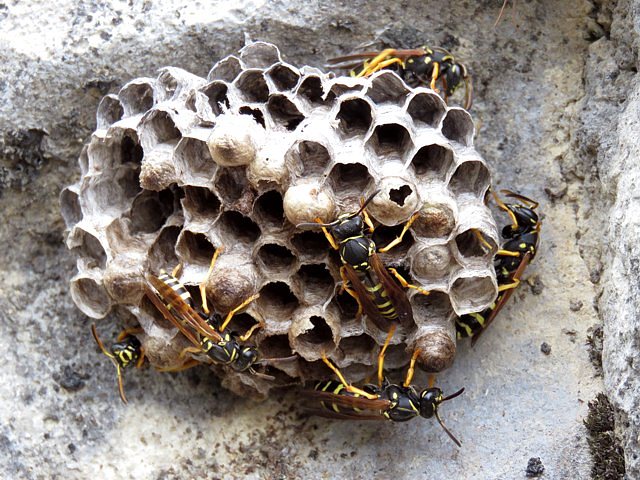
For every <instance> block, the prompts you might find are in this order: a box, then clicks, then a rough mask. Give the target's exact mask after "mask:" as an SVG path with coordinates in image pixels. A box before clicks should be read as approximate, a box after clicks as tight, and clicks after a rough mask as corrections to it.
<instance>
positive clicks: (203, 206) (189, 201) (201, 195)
mask: <svg viewBox="0 0 640 480" xmlns="http://www.w3.org/2000/svg"><path fill="white" fill-rule="evenodd" d="M182 206H183V208H184V209H185V210H187V211H188V212H189V214H190V215H191V216H197V217H203V218H204V219H208V220H210V221H213V220H214V219H215V218H216V217H217V216H218V214H219V213H220V208H221V206H222V205H221V203H220V199H219V198H218V197H217V196H216V194H215V193H213V192H212V191H211V190H209V189H208V188H206V187H185V188H184V199H183V200H182Z"/></svg>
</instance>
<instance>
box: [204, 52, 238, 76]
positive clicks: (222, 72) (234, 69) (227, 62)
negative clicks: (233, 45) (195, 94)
mask: <svg viewBox="0 0 640 480" xmlns="http://www.w3.org/2000/svg"><path fill="white" fill-rule="evenodd" d="M241 71H242V65H240V60H239V59H238V57H234V56H233V55H229V56H228V57H226V58H223V59H222V60H220V61H219V62H218V63H216V64H215V65H214V66H213V68H211V70H210V71H209V74H208V75H207V80H209V81H211V80H223V81H225V82H233V80H235V78H236V77H237V76H238V75H239V74H240V72H241Z"/></svg>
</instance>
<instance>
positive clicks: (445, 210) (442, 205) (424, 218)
mask: <svg viewBox="0 0 640 480" xmlns="http://www.w3.org/2000/svg"><path fill="white" fill-rule="evenodd" d="M426 198H428V199H430V200H427V201H426V202H425V203H424V205H423V206H422V208H421V209H420V216H419V217H418V218H417V219H416V221H415V222H414V223H413V225H412V228H413V230H414V231H415V232H416V234H417V235H419V236H421V237H427V238H448V237H449V235H450V234H451V232H453V229H454V228H455V226H456V223H457V213H456V211H455V210H454V209H455V207H456V204H455V202H454V201H453V199H451V198H449V197H448V196H446V197H443V196H436V195H427V196H426Z"/></svg>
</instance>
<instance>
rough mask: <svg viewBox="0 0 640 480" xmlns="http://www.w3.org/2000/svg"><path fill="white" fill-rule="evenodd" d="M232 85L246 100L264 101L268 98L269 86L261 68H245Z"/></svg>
mask: <svg viewBox="0 0 640 480" xmlns="http://www.w3.org/2000/svg"><path fill="white" fill-rule="evenodd" d="M234 85H235V86H236V87H237V88H238V90H239V91H240V93H241V95H242V98H243V99H244V100H246V101H248V102H256V103H266V102H267V101H268V100H269V86H268V85H267V82H266V80H265V79H264V76H263V74H262V71H261V70H245V71H244V72H242V73H241V74H240V76H239V77H238V78H237V79H236V81H235V82H234Z"/></svg>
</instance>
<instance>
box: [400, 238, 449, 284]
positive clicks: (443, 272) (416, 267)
mask: <svg viewBox="0 0 640 480" xmlns="http://www.w3.org/2000/svg"><path fill="white" fill-rule="evenodd" d="M410 258H411V273H412V274H413V275H414V276H415V277H416V278H419V279H421V280H428V281H441V282H444V281H446V280H448V277H449V272H450V270H451V267H452V265H453V264H454V263H455V261H454V259H453V256H452V255H451V250H450V249H449V246H448V245H447V244H446V243H443V244H436V245H433V244H429V243H420V244H419V245H416V247H415V248H414V249H413V251H412V252H411V253H410Z"/></svg>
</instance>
